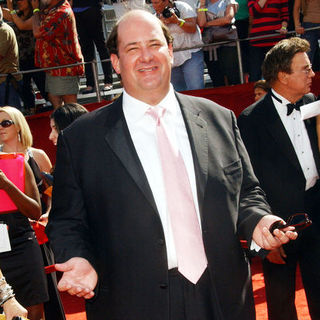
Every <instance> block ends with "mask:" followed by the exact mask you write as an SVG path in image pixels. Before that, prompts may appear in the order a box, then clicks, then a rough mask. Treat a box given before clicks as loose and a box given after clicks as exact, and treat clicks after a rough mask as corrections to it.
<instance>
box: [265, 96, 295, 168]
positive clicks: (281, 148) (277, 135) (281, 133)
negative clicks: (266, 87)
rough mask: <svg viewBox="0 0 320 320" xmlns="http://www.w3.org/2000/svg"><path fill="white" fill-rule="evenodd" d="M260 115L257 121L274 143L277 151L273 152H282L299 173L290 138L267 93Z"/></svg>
mask: <svg viewBox="0 0 320 320" xmlns="http://www.w3.org/2000/svg"><path fill="white" fill-rule="evenodd" d="M260 115H261V117H260V119H259V120H260V121H262V122H263V123H264V124H265V126H266V128H267V130H268V131H269V133H270V135H271V136H272V138H273V140H274V143H275V144H276V145H277V146H278V148H277V149H278V150H275V152H282V153H283V154H284V156H285V157H286V158H287V159H288V161H290V162H291V163H292V164H293V166H294V167H296V169H298V170H300V171H301V166H300V163H299V160H298V157H297V155H296V153H295V150H294V147H293V145H292V143H291V140H290V137H289V135H288V133H287V131H286V129H285V127H284V125H283V123H282V121H281V119H280V116H279V114H278V112H277V110H276V108H275V106H274V104H273V101H272V98H271V94H270V93H268V94H267V96H266V97H265V99H264V105H263V109H262V112H261V114H260Z"/></svg>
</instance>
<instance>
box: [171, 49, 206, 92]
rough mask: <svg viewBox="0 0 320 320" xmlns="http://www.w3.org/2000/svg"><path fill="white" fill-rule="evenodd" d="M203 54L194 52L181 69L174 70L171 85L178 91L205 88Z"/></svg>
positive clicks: (200, 51)
mask: <svg viewBox="0 0 320 320" xmlns="http://www.w3.org/2000/svg"><path fill="white" fill-rule="evenodd" d="M203 68H204V66H203V52H202V50H199V51H197V52H193V53H192V55H191V59H189V60H187V61H186V62H185V63H183V64H182V65H181V66H179V67H175V68H172V72H171V83H172V85H173V87H174V89H175V90H176V91H185V90H197V89H203V88H204V78H203Z"/></svg>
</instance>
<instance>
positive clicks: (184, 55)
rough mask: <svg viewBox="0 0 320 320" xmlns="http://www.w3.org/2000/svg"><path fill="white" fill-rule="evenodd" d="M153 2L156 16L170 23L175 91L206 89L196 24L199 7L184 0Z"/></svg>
mask: <svg viewBox="0 0 320 320" xmlns="http://www.w3.org/2000/svg"><path fill="white" fill-rule="evenodd" d="M151 3H152V6H153V8H154V10H155V11H156V15H157V17H158V18H159V19H160V20H161V21H162V22H163V23H164V24H165V25H166V26H167V27H168V29H169V30H170V33H171V35H172V36H173V40H174V41H173V49H174V50H175V51H174V53H173V68H172V71H171V83H172V85H173V87H174V89H175V90H176V91H185V90H197V89H203V88H204V60H203V52H202V47H201V46H202V44H203V42H202V40H201V33H200V28H199V26H198V25H197V14H196V11H195V10H194V8H192V7H191V6H190V5H189V4H188V3H186V2H183V1H172V0H152V1H151ZM197 46H198V47H197ZM186 48H190V49H186ZM179 49H186V50H179Z"/></svg>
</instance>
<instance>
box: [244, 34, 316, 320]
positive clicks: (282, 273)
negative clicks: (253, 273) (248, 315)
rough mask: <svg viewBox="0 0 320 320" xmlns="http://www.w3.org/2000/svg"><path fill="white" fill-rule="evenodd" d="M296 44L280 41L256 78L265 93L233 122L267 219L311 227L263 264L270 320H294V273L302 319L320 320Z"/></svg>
mask: <svg viewBox="0 0 320 320" xmlns="http://www.w3.org/2000/svg"><path fill="white" fill-rule="evenodd" d="M308 50H309V43H308V42H307V41H305V40H302V39H300V38H290V39H286V40H282V41H280V42H279V43H278V44H277V45H275V46H274V47H273V48H272V49H271V50H270V51H269V52H268V54H267V55H266V58H265V60H264V63H263V66H262V71H263V76H264V78H265V79H266V80H267V82H268V83H269V85H270V87H271V88H272V89H271V90H270V91H269V92H268V93H267V95H266V96H265V97H263V98H262V99H260V100H259V101H258V102H256V103H254V104H253V105H251V106H250V107H248V108H247V109H246V110H244V111H243V112H242V113H241V115H240V116H239V119H238V125H239V128H240V132H241V136H242V138H243V141H244V143H245V145H246V147H247V150H248V153H249V156H250V159H251V162H252V165H253V168H254V171H255V174H256V176H257V178H258V179H259V181H260V184H261V187H262V189H263V190H264V191H265V192H266V196H267V201H268V203H269V204H270V206H271V209H272V212H273V213H274V214H276V215H278V216H280V217H282V218H283V219H287V218H288V217H289V216H290V215H292V214H295V213H305V212H306V213H308V214H309V216H311V219H312V220H313V224H312V226H311V227H309V228H308V229H305V230H303V231H301V234H299V236H298V239H297V241H294V242H291V243H289V244H287V245H284V246H282V247H280V248H278V249H274V250H272V251H271V252H270V253H269V255H268V256H267V257H266V259H264V261H263V267H264V276H265V283H266V295H267V303H268V313H269V319H271V320H280V319H281V320H286V319H288V320H294V319H297V313H296V308H295V301H294V299H295V272H296V268H297V264H298V263H299V265H300V270H301V273H302V279H303V284H304V288H305V291H306V295H307V300H308V306H309V312H310V315H311V318H312V319H320V273H319V270H320V230H319V222H320V221H319V208H320V206H319V200H320V199H319V196H320V194H319V169H320V161H319V151H318V145H317V135H316V121H315V118H312V119H308V120H305V121H303V120H302V119H301V115H300V109H299V107H300V105H304V104H308V103H310V102H312V101H314V99H315V97H314V96H313V94H311V93H309V92H310V87H311V81H312V77H313V76H314V72H313V71H312V67H311V64H310V61H309V58H308V55H307V53H306V52H308Z"/></svg>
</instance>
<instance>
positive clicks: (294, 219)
mask: <svg viewBox="0 0 320 320" xmlns="http://www.w3.org/2000/svg"><path fill="white" fill-rule="evenodd" d="M311 224H312V221H311V220H310V218H309V216H308V215H307V214H306V213H295V214H293V215H291V216H290V217H289V218H288V219H287V221H286V223H283V222H282V221H276V222H274V223H273V224H272V225H271V226H270V228H269V231H270V232H271V233H273V231H274V230H275V229H284V228H287V227H290V226H291V227H294V228H295V230H294V231H297V232H299V231H302V230H303V229H305V228H307V227H309V226H311Z"/></svg>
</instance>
